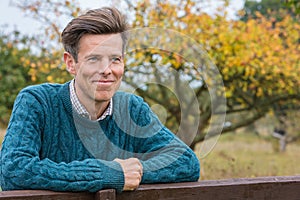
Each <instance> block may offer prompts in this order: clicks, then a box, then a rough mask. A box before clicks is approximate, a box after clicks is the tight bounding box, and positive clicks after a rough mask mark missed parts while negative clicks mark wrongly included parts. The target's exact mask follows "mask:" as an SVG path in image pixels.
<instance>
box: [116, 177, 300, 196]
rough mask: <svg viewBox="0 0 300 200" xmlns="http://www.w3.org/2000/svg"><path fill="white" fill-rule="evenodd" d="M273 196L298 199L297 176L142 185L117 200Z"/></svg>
mask: <svg viewBox="0 0 300 200" xmlns="http://www.w3.org/2000/svg"><path fill="white" fill-rule="evenodd" d="M159 199H168V200H182V199H184V200H196V199H214V200H221V199H222V200H223V199H253V200H259V199H272V200H282V199H289V200H299V199H300V176H292V177H262V178H254V179H230V180H212V181H200V182H193V183H173V184H155V185H141V186H140V187H139V188H138V189H137V190H136V191H133V192H123V193H122V194H118V195H117V200H159Z"/></svg>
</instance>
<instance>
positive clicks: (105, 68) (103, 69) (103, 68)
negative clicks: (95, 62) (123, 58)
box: [99, 58, 112, 74]
mask: <svg viewBox="0 0 300 200" xmlns="http://www.w3.org/2000/svg"><path fill="white" fill-rule="evenodd" d="M111 64H112V63H111V62H110V60H109V59H108V58H105V59H102V60H101V62H100V66H99V73H100V74H110V73H111V69H110V65H111Z"/></svg>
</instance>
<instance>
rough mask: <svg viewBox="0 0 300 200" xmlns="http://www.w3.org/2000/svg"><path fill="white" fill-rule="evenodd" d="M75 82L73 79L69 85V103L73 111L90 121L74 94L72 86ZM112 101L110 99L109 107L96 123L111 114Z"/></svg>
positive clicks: (89, 116)
mask: <svg viewBox="0 0 300 200" xmlns="http://www.w3.org/2000/svg"><path fill="white" fill-rule="evenodd" d="M74 82H75V80H74V79H73V80H72V81H71V83H70V85H69V88H70V99H71V103H72V106H73V108H75V111H76V112H77V113H78V114H79V115H81V116H83V117H85V118H88V119H91V115H90V114H89V113H88V111H87V110H86V108H85V107H84V106H83V105H82V104H81V103H80V101H79V99H78V97H77V95H76V92H75V85H74ZM112 105H113V102H112V99H110V102H109V105H108V107H107V109H106V110H105V111H104V113H103V114H102V115H101V116H100V117H99V118H98V119H97V121H100V120H103V119H104V118H105V117H107V116H109V115H111V114H112Z"/></svg>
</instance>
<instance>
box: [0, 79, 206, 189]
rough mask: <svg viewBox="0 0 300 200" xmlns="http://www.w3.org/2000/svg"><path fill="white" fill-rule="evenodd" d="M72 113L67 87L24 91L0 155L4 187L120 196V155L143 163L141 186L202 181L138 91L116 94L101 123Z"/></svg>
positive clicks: (194, 162)
mask: <svg viewBox="0 0 300 200" xmlns="http://www.w3.org/2000/svg"><path fill="white" fill-rule="evenodd" d="M73 110H74V109H72V104H71V101H70V93H69V83H65V84H42V85H36V86H30V87H27V88H25V89H23V90H22V91H21V92H20V93H19V95H18V97H17V99H16V101H15V105H14V108H13V111H12V115H11V119H10V123H9V126H8V128H7V133H6V135H5V139H4V141H3V144H2V150H1V174H0V180H1V187H2V189H3V190H19V189H47V190H54V191H90V192H96V191H98V190H101V189H105V188H114V189H116V190H117V191H118V192H121V191H122V189H123V186H124V174H123V171H122V168H121V166H120V165H119V163H117V162H116V161H113V160H114V159H115V158H120V159H126V158H129V157H136V158H138V159H139V160H140V161H141V163H142V165H143V170H144V172H143V177H142V183H162V182H182V181H197V180H198V178H199V168H200V166H199V162H198V159H197V157H196V156H195V154H194V153H193V151H192V150H191V149H189V148H188V147H187V146H186V145H185V144H184V143H183V142H181V141H180V140H179V139H178V138H177V137H176V136H175V135H174V134H173V133H171V132H170V131H169V130H168V129H167V128H166V127H165V126H163V125H162V124H161V123H160V122H159V120H158V118H157V117H156V116H155V114H153V112H152V111H151V110H150V108H149V106H148V105H147V104H146V103H145V102H143V100H142V98H140V97H138V96H135V95H133V94H128V93H124V92H117V93H116V94H115V95H114V97H113V113H112V115H111V116H108V117H106V118H105V119H104V120H101V121H99V122H95V121H90V120H88V119H85V118H82V117H81V116H79V115H77V113H75V111H73Z"/></svg>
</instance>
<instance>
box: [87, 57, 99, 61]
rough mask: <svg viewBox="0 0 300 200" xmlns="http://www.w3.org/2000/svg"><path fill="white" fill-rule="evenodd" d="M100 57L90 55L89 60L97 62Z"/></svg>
mask: <svg viewBox="0 0 300 200" xmlns="http://www.w3.org/2000/svg"><path fill="white" fill-rule="evenodd" d="M98 60H99V59H98V58H97V57H90V58H88V61H89V62H97V61H98Z"/></svg>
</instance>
